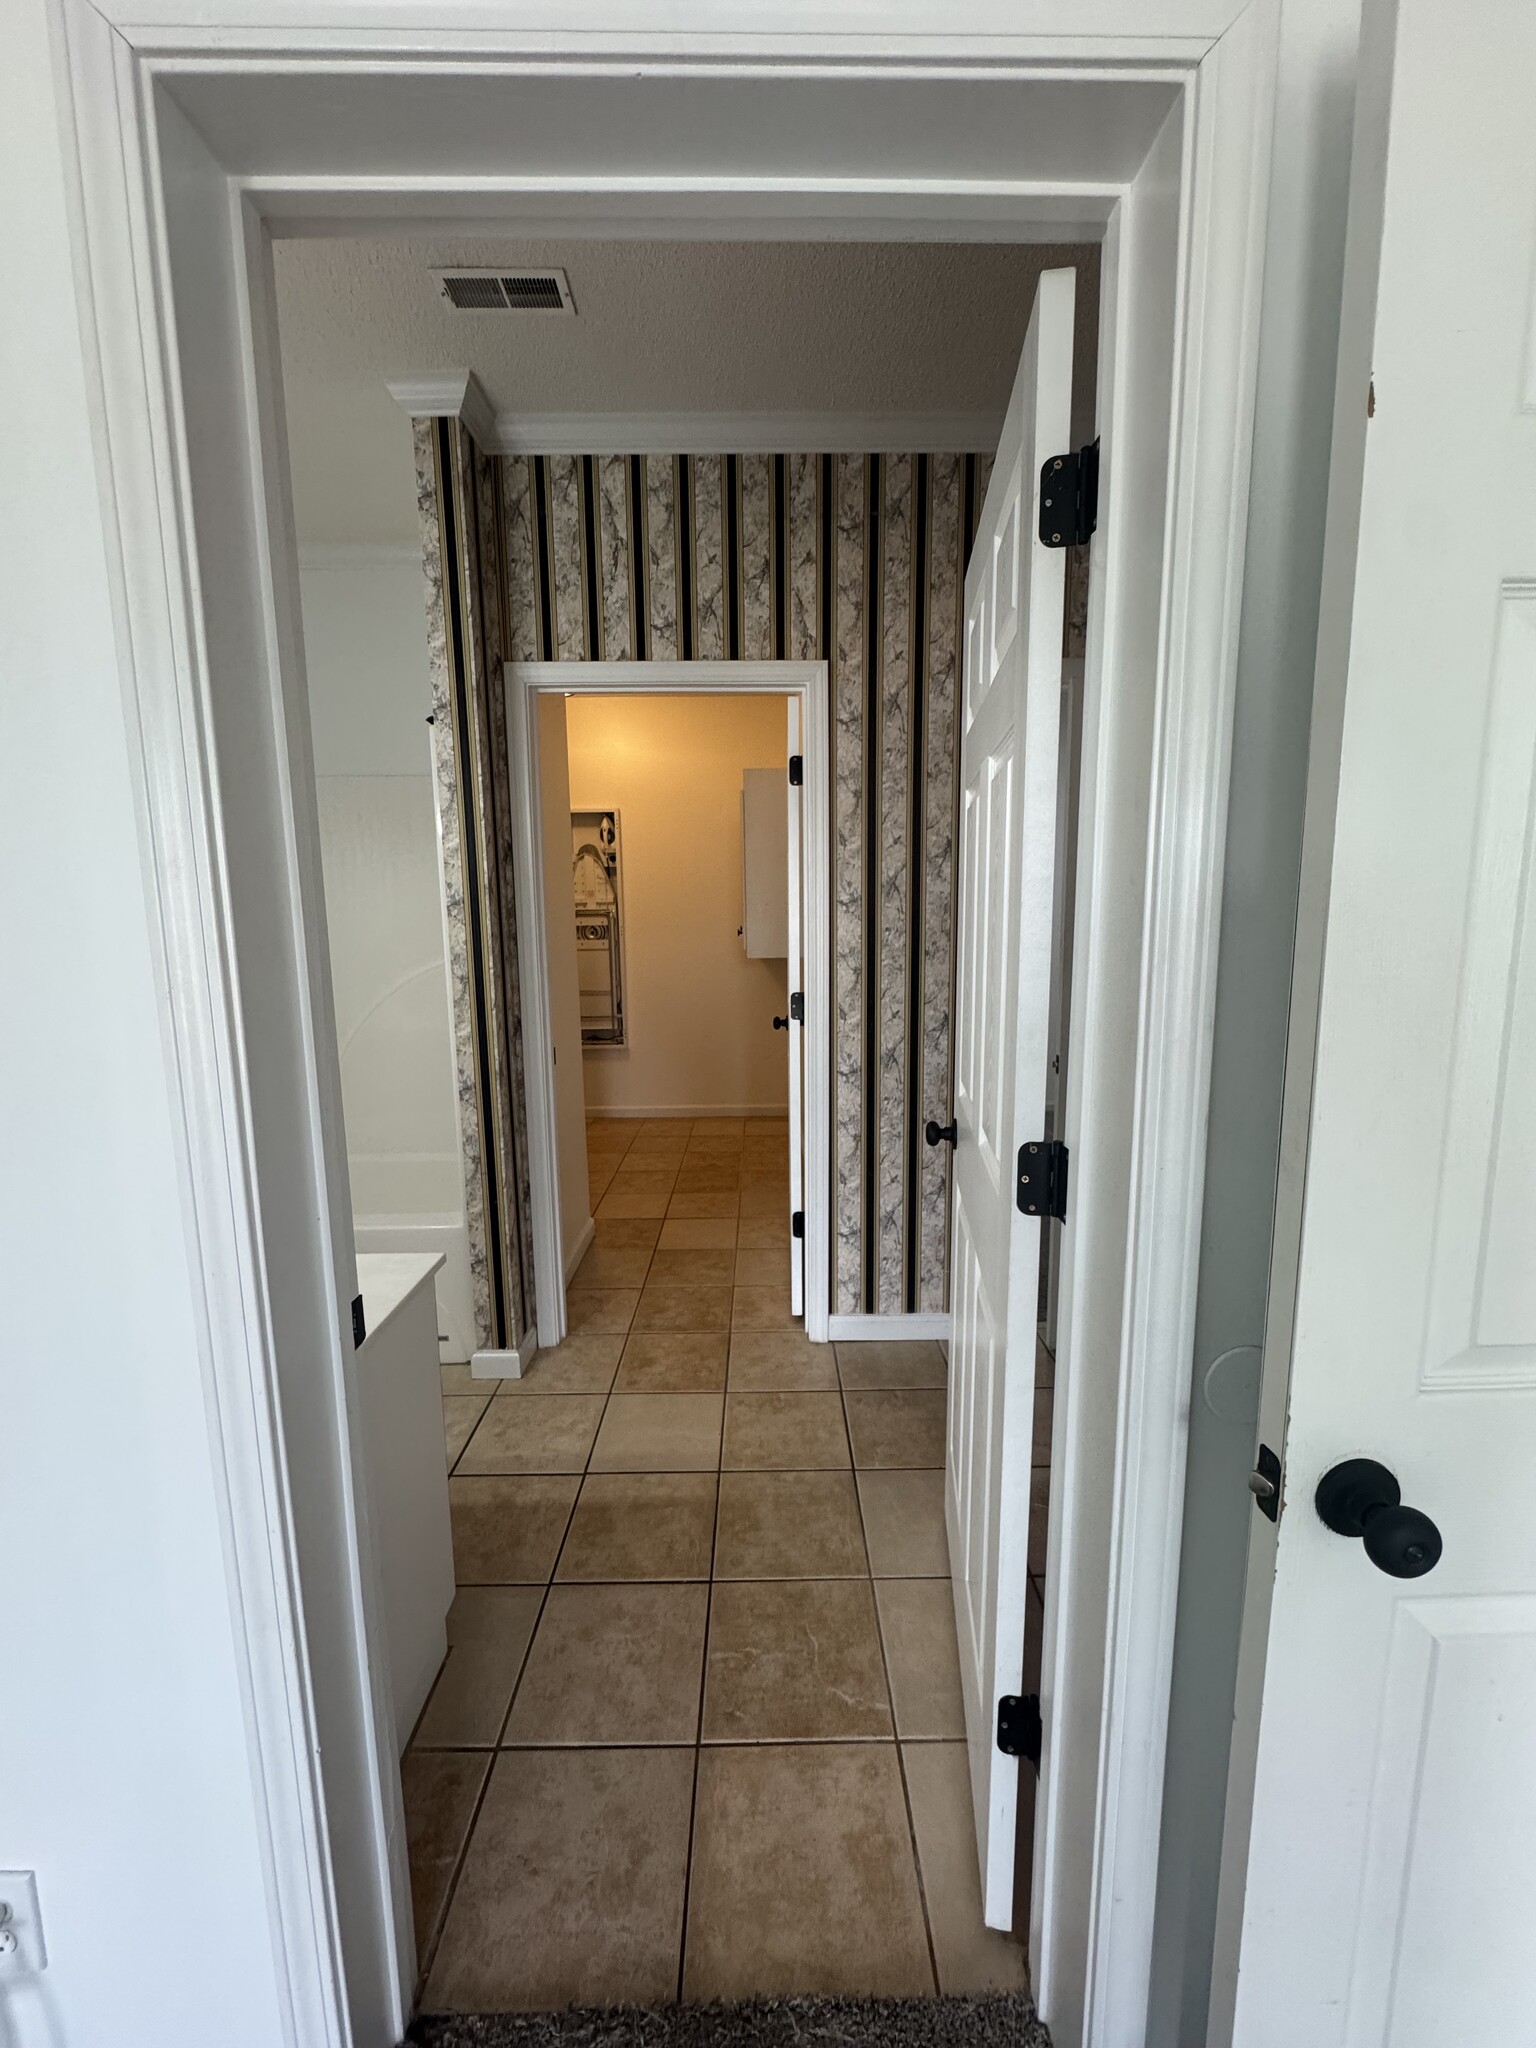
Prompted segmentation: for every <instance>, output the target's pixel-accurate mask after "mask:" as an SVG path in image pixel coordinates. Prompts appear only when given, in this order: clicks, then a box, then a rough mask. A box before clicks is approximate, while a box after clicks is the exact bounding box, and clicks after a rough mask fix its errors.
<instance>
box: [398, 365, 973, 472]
mask: <svg viewBox="0 0 1536 2048" xmlns="http://www.w3.org/2000/svg"><path fill="white" fill-rule="evenodd" d="M387 388H388V391H389V395H390V397H391V398H393V399H394V400H395V402H396V404H397V405H402V406H404V408H405V410H406V411H407V412H408V413H410V414H411V416H412V417H413V418H415V419H422V418H430V419H444V418H447V419H456V420H462V421H463V422H464V425H465V426H466V427H468V429H469V431H470V433H471V434H473V436H474V438H475V440H476V441H477V443H478V444H479V446H480V447H481V448H482V449H483V450H484V451H485V452H486V453H487V454H488V455H909V454H912V453H914V452H916V451H927V452H931V453H943V454H947V455H990V454H991V453H992V451H993V449H994V448H995V447H996V446H997V441H998V436H999V434H1001V432H1002V428H1003V415H1002V413H1001V412H924V413H830V412H543V413H514V412H497V411H495V409H494V408H493V407H492V405H491V402H490V400H489V399H488V398H487V396H486V394H485V388H484V386H483V385H482V384H481V383H480V381H479V379H478V378H477V377H476V376H475V373H474V371H473V370H444V371H442V372H441V373H440V374H438V375H437V376H433V377H405V378H399V379H396V380H395V381H393V382H391V383H390V384H389V385H388V387H387Z"/></svg>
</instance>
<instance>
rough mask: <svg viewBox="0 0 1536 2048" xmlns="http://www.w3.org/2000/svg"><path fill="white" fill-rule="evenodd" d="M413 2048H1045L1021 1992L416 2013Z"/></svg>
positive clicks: (1030, 2002) (1029, 2001)
mask: <svg viewBox="0 0 1536 2048" xmlns="http://www.w3.org/2000/svg"><path fill="white" fill-rule="evenodd" d="M409 2039H410V2040H411V2041H412V2042H414V2043H415V2044H416V2048H1051V2037H1050V2035H1049V2034H1048V2033H1047V2032H1046V2030H1045V2028H1044V2026H1043V2025H1042V2024H1041V2022H1040V2021H1039V2020H1038V2019H1036V2017H1035V2005H1034V2000H1033V1999H1032V1998H1031V1997H1030V1996H1029V1994H1028V1993H1027V1992H1022V1991H1020V1992H998V1993H992V1994H988V1995H987V1996H985V1997H978V1998H754V1999H748V2000H746V2001H744V2002H743V2003H742V2004H740V2005H658V2006H609V2007H604V2008H596V2007H582V2006H572V2007H571V2008H570V2009H569V2010H568V2011H566V2012H533V2013H444V2014H430V2013H424V2014H423V2015H422V2016H421V2018H420V2019H418V2020H417V2021H416V2022H415V2024H414V2025H413V2026H412V2028H411V2031H410V2035H409Z"/></svg>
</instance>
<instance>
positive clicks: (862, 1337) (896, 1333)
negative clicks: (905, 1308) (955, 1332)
mask: <svg viewBox="0 0 1536 2048" xmlns="http://www.w3.org/2000/svg"><path fill="white" fill-rule="evenodd" d="M950 1326H951V1319H950V1317H949V1316H948V1315H940V1316H828V1318H827V1335H828V1336H829V1337H830V1338H831V1340H832V1342H833V1343H834V1344H889V1343H892V1342H895V1343H898V1344H915V1343H918V1342H920V1341H921V1340H922V1339H923V1338H928V1339H931V1340H933V1341H935V1342H939V1343H947V1342H948V1340H949V1333H950Z"/></svg>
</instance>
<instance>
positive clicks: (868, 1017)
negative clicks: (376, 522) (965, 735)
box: [417, 422, 1086, 1315]
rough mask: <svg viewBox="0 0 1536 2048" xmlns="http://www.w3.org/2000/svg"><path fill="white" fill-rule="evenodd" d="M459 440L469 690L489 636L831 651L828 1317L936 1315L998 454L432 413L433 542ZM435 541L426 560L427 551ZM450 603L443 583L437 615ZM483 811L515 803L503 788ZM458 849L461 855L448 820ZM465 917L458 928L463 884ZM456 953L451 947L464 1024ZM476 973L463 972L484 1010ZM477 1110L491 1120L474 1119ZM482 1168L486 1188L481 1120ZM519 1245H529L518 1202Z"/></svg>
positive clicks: (489, 668)
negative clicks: (971, 564)
mask: <svg viewBox="0 0 1536 2048" xmlns="http://www.w3.org/2000/svg"><path fill="white" fill-rule="evenodd" d="M445 431H446V432H447V434H448V437H449V438H450V439H451V440H452V442H453V444H454V446H455V447H456V448H457V449H458V450H459V451H460V458H459V459H460V462H461V464H462V465H463V467H464V472H465V475H466V476H467V475H468V474H469V473H470V472H471V471H472V472H473V475H474V478H475V483H474V486H473V489H472V490H471V489H470V487H469V486H468V485H462V484H461V486H460V488H461V489H463V490H465V491H466V494H467V495H469V496H472V497H473V498H474V500H475V503H476V506H477V507H478V512H477V519H476V522H475V527H474V532H475V535H476V537H477V541H476V544H477V545H478V546H479V548H480V550H481V554H480V563H479V567H480V574H479V577H478V579H477V578H476V577H475V576H474V575H473V574H471V575H470V576H469V578H468V582H469V585H470V586H474V585H475V584H476V582H477V580H478V582H479V583H480V584H482V585H485V586H487V587H486V590H485V594H484V595H483V596H482V597H481V599H480V600H479V604H478V611H476V601H475V599H474V596H473V590H471V596H470V599H469V601H468V603H467V605H466V611H467V612H475V613H476V616H477V617H478V618H479V620H480V631H481V632H482V633H484V634H485V635H486V636H487V637H486V642H485V645H486V650H487V651H486V653H485V656H484V665H483V669H480V668H477V666H476V660H475V659H474V658H473V657H472V658H471V660H470V662H469V664H468V666H469V670H470V681H471V683H472V684H473V685H474V686H475V687H480V686H481V681H483V677H484V676H489V675H494V673H495V669H496V656H495V654H493V653H492V652H491V651H490V650H491V649H492V648H493V647H499V654H500V657H501V658H505V659H510V660H522V661H541V660H542V661H615V660H617V661H647V660H679V659H680V660H684V661H689V660H704V661H707V660H775V659H788V660H824V661H826V662H827V663H828V665H829V669H830V675H831V692H830V695H831V717H832V732H831V735H830V738H831V749H832V784H833V819H832V827H833V840H834V844H833V848H832V874H833V918H832V960H831V975H832V979H831V986H832V991H833V1003H834V1018H833V1063H834V1072H833V1159H832V1175H833V1187H832V1190H831V1194H832V1213H833V1217H834V1244H833V1247H832V1261H831V1264H832V1301H831V1304H830V1305H831V1308H832V1310H833V1312H834V1313H836V1314H876V1315H899V1314H903V1313H910V1312H931V1311H941V1310H942V1309H943V1308H944V1307H945V1306H946V1276H947V1268H948V1253H949V1247H948V1233H949V1153H948V1148H947V1147H943V1146H941V1147H938V1148H933V1149H930V1148H929V1147H928V1146H926V1145H925V1144H924V1142H923V1135H922V1133H923V1125H924V1123H925V1122H926V1121H927V1119H928V1118H929V1117H934V1118H936V1119H937V1120H938V1121H939V1122H941V1123H944V1122H948V1120H949V1113H950V1081H951V1042H950V1034H951V1019H952V1015H953V1008H954V912H955V868H954V843H955V807H956V801H957V785H956V754H955V701H956V685H957V679H958V674H959V667H960V660H961V646H962V607H963V597H964V581H965V564H966V559H967V556H968V554H969V549H970V543H971V539H972V537H973V535H974V533H975V531H976V525H977V521H978V518H979V516H980V512H981V507H982V504H983V501H984V499H985V496H986V488H987V482H988V477H989V474H990V469H991V462H990V458H989V457H988V456H985V455H963V454H952V453H940V454H917V453H913V454H901V455H805V454H787V455H720V456H699V455H688V456H660V457H658V456H654V455H651V456H615V455H604V456H581V455H566V456H547V457H546V456H534V457H520V456H519V457H502V458H499V459H498V458H484V457H481V456H479V455H478V454H477V453H476V452H475V451H474V450H473V448H472V445H471V444H470V442H469V439H468V436H467V435H466V434H465V433H464V432H463V430H462V429H461V428H460V427H458V425H457V424H456V423H446V422H422V423H420V424H419V425H418V430H417V454H418V473H419V476H420V478H421V480H422V498H423V526H424V531H425V530H426V529H427V528H428V527H429V526H430V525H431V523H432V522H433V520H434V519H436V518H437V517H438V513H437V511H436V509H435V507H434V505H433V504H432V503H431V502H429V501H431V500H432V499H433V497H434V494H435V493H438V492H440V489H441V484H440V480H439V479H440V475H441V473H442V470H443V458H442V456H441V453H440V452H436V453H435V452H434V450H436V449H437V446H438V443H439V442H441V441H442V439H443V436H444V433H445ZM428 458H430V460H428ZM427 552H428V555H429V556H431V555H432V554H433V552H434V550H433V547H432V545H431V544H430V542H429V544H428V548H427ZM1085 566H1086V565H1085V563H1084V562H1076V561H1074V562H1073V563H1072V564H1070V565H1069V576H1068V586H1069V616H1068V651H1069V652H1070V651H1073V646H1074V643H1076V647H1077V650H1078V651H1080V648H1081V635H1082V624H1083V613H1084V609H1085V581H1084V576H1083V570H1084V568H1085ZM429 574H430V571H429ZM492 584H494V585H495V590H494V593H493V592H492V591H491V590H490V588H489V586H490V585H492ZM434 602H435V601H434V600H433V599H432V597H431V595H430V593H429V610H431V609H432V608H433V605H434ZM471 638H473V635H471ZM477 644H478V643H477ZM448 655H449V650H448V649H447V647H446V645H445V644H444V635H443V633H442V632H441V631H439V633H438V636H437V640H436V641H435V642H434V661H435V662H436V663H439V664H441V663H445V662H447V661H448ZM450 665H451V664H450ZM477 678H479V679H481V680H480V681H477ZM443 694H444V695H445V696H446V694H447V690H446V686H445V687H444V692H443ZM488 694H489V697H490V699H491V700H492V702H493V704H494V706H495V707H498V708H497V709H496V710H493V711H491V712H489V713H486V712H485V711H483V710H482V714H481V724H482V728H483V729H485V730H486V731H487V734H488V741H487V743H488V744H491V745H492V746H493V747H495V748H498V749H499V750H500V760H501V764H502V765H501V767H500V769H499V771H498V772H499V779H500V782H501V785H502V787H503V788H504V781H505V766H504V763H505V739H504V734H502V733H501V732H500V731H499V726H498V719H499V716H500V712H499V707H500V704H501V692H500V690H499V689H491V690H490V691H489V693H488ZM440 723H441V721H440ZM460 758H461V756H458V755H450V754H449V752H448V750H447V749H446V747H445V745H444V742H443V739H442V738H441V737H440V739H439V763H440V784H441V783H442V782H443V779H444V777H445V776H446V777H449V778H451V776H452V775H453V774H454V773H458V772H462V769H461V768H456V767H455V765H454V764H455V762H457V761H459V760H460ZM481 772H482V775H484V773H485V772H486V771H485V770H484V769H483V768H482V771H481ZM491 781H492V783H493V785H494V784H495V782H496V781H497V777H492V778H491ZM491 795H492V796H494V787H493V789H492V791H491ZM444 803H445V804H446V803H447V799H446V797H445V798H444ZM486 809H487V811H488V812H489V814H490V815H491V816H492V817H493V818H494V817H495V816H496V815H497V813H496V809H495V804H494V802H487V804H486ZM444 847H445V860H446V859H447V854H448V837H447V831H446V818H445V839H444ZM495 872H496V875H497V877H498V887H499V890H500V907H499V909H498V910H497V912H496V917H495V920H494V922H496V923H497V924H498V925H499V928H500V931H501V933H502V935H503V936H502V937H501V940H500V944H499V949H498V948H494V947H492V948H488V950H499V954H500V957H501V959H502V961H503V972H502V976H501V979H500V980H499V981H497V982H495V986H494V987H493V989H492V999H491V1000H490V1001H489V1002H488V1004H487V1005H486V1007H485V1015H487V1016H488V1017H491V1018H492V1019H493V1020H494V1019H498V1018H501V1017H506V1018H508V1019H510V1020H511V1038H512V1042H513V1043H512V1057H511V1060H510V1065H511V1067H512V1069H513V1072H514V1074H515V1083H514V1084H513V1086H514V1089H515V1097H516V1106H515V1112H514V1114H513V1115H512V1117H511V1118H510V1119H509V1120H507V1121H508V1123H509V1138H510V1140H511V1143H510V1145H509V1147H508V1148H507V1150H508V1156H509V1159H510V1162H511V1172H512V1178H511V1179H510V1180H509V1181H508V1182H507V1183H506V1187H509V1188H511V1189H512V1191H513V1193H512V1201H513V1203H514V1204H516V1203H519V1202H520V1203H523V1205H524V1210H525V1208H526V1198H525V1196H524V1195H523V1194H522V1193H521V1192H520V1189H521V1187H522V1185H523V1182H522V1180H521V1179H519V1177H518V1174H519V1169H518V1167H517V1165H516V1162H517V1157H518V1150H519V1143H520V1139H519V1136H518V1133H519V1131H520V1118H521V1087H522V1083H521V1038H520V1031H519V1029H518V1027H517V1022H516V1016H515V989H516V941H515V933H514V932H512V931H511V918H512V899H511V890H510V877H509V871H508V869H507V867H506V863H505V858H504V857H503V858H502V860H501V864H500V866H499V867H498V868H496V870H495ZM449 913H450V920H451V919H452V917H453V915H454V905H453V901H452V888H451V886H450V902H449ZM459 914H460V917H461V920H462V921H464V922H471V921H472V920H469V919H468V918H467V916H466V913H465V912H463V911H461V912H460V913H459ZM460 950H461V949H460V948H459V947H457V946H456V947H455V956H456V957H455V969H454V974H455V983H454V985H455V1009H456V1014H457V1011H458V990H459V981H460V974H459V962H458V958H457V955H458V953H459V951H460ZM469 981H470V977H469V976H468V974H467V972H466V975H465V1000H466V1003H467V1001H468V997H469V994H470V993H471V990H470V987H469ZM497 996H500V998H501V1007H500V1008H499V1009H498V1008H497V1005H496V1000H495V999H496V997H497ZM459 1035H460V1039H461V1054H460V1075H461V1092H462V1091H463V1089H464V1086H465V1081H466V1077H469V1078H472V1075H473V1072H474V1071H475V1062H474V1060H473V1058H472V1057H471V1055H472V1053H473V1050H474V1047H473V1029H472V1024H471V1023H470V1022H466V1023H464V1024H462V1025H461V1026H460V1034H459ZM463 1121H464V1127H465V1130H466V1133H467V1134H469V1133H471V1126H472V1125H473V1124H474V1123H475V1119H474V1118H473V1117H472V1116H471V1115H470V1114H469V1111H468V1109H466V1111H465V1115H464V1119H463ZM485 1121H486V1120H485V1118H484V1117H483V1116H481V1118H480V1119H479V1123H480V1127H481V1128H482V1129H483V1127H484V1125H485ZM498 1128H499V1125H498ZM524 1151H525V1147H524ZM465 1158H466V1178H468V1177H469V1173H468V1167H469V1161H470V1137H469V1135H467V1136H466V1151H465ZM484 1177H485V1176H484V1175H483V1174H482V1176H481V1178H482V1179H484ZM503 1199H504V1200H505V1199H506V1197H505V1193H504V1194H503ZM511 1235H512V1237H513V1238H514V1239H517V1238H519V1237H522V1238H526V1215H525V1214H524V1217H523V1219H522V1221H521V1224H520V1226H519V1229H516V1230H513V1231H512V1233H511ZM486 1256H487V1269H488V1271H489V1270H490V1264H491V1261H490V1255H489V1253H487V1255H486ZM523 1270H524V1271H525V1272H526V1273H527V1275H528V1279H527V1281H526V1283H524V1285H523V1290H522V1297H521V1298H522V1300H523V1301H524V1302H525V1303H531V1261H525V1263H524V1268H523ZM523 1313H525V1314H529V1313H531V1308H525V1309H524V1311H523Z"/></svg>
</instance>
